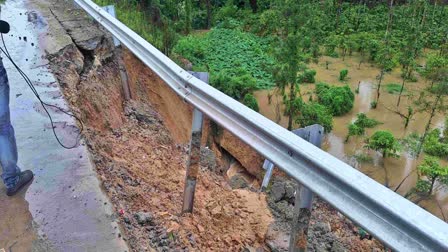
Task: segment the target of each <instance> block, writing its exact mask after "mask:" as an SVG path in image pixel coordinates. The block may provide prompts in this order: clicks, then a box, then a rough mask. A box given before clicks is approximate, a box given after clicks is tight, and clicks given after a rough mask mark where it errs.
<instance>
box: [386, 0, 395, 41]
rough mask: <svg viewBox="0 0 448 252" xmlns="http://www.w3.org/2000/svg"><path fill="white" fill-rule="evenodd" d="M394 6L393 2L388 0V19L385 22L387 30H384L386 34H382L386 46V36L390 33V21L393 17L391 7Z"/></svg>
mask: <svg viewBox="0 0 448 252" xmlns="http://www.w3.org/2000/svg"><path fill="white" fill-rule="evenodd" d="M393 5H394V0H390V4H389V18H388V21H387V28H386V33H385V34H384V41H386V45H387V44H388V41H389V40H388V36H389V33H390V31H391V30H392V19H393V17H394V13H393V9H392V7H393Z"/></svg>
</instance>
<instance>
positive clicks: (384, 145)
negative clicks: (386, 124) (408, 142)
mask: <svg viewBox="0 0 448 252" xmlns="http://www.w3.org/2000/svg"><path fill="white" fill-rule="evenodd" d="M365 147H366V148H368V149H371V150H375V151H379V152H381V153H382V154H383V158H387V157H399V156H400V155H399V151H400V145H399V143H398V141H397V140H396V139H395V137H394V135H392V133H391V132H389V131H382V130H379V131H376V132H375V133H374V134H373V135H372V136H371V137H370V138H369V139H367V144H366V146H365ZM383 169H384V173H385V186H387V187H389V175H388V173H387V169H386V166H385V165H383Z"/></svg>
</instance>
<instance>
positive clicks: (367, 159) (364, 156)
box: [353, 153, 373, 163]
mask: <svg viewBox="0 0 448 252" xmlns="http://www.w3.org/2000/svg"><path fill="white" fill-rule="evenodd" d="M353 157H354V158H355V159H356V161H358V162H360V163H372V162H373V158H372V157H371V156H369V155H367V154H364V153H359V154H355V155H353Z"/></svg>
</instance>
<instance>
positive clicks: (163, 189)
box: [38, 0, 378, 251]
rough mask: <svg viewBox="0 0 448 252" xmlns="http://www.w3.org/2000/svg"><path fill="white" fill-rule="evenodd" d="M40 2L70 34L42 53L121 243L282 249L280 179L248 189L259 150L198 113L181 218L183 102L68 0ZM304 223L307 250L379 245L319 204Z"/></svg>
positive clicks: (287, 205) (287, 187)
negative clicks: (75, 119) (200, 129)
mask: <svg viewBox="0 0 448 252" xmlns="http://www.w3.org/2000/svg"><path fill="white" fill-rule="evenodd" d="M43 5H44V4H42V3H41V2H40V3H39V4H38V6H39V8H41V9H44V7H45V8H49V9H50V10H51V11H50V13H49V14H48V15H53V16H54V17H55V18H56V19H57V20H58V22H57V23H54V24H48V25H50V26H58V27H59V28H52V29H50V30H53V31H57V32H56V33H61V34H53V36H54V37H56V38H57V37H58V36H68V37H69V38H70V41H69V42H68V43H67V45H64V46H63V47H61V49H60V50H57V51H50V50H49V51H48V54H49V60H50V65H51V69H52V70H53V72H54V74H55V76H56V77H57V79H58V82H59V84H60V86H61V87H62V90H63V93H64V95H65V97H66V98H67V100H68V101H69V103H70V106H71V108H72V110H73V111H74V112H75V113H76V114H78V115H79V116H80V117H81V118H82V120H83V121H84V124H85V125H84V126H85V128H86V131H85V133H84V138H85V142H86V144H87V145H88V147H89V149H90V151H91V153H92V160H93V162H94V164H95V166H96V169H97V172H98V175H99V177H100V179H101V181H102V184H103V186H104V189H105V191H106V192H107V194H108V196H109V197H110V198H111V201H112V202H113V204H114V208H115V210H116V216H115V217H116V218H118V219H119V221H120V223H121V226H122V228H123V231H124V233H125V236H124V237H122V238H123V239H125V240H127V241H128V243H129V245H130V247H131V248H132V249H133V250H135V251H145V250H148V251H151V250H153V249H156V250H160V251H168V250H170V251H171V250H178V251H181V250H184V251H187V250H200V251H212V250H218V251H239V250H243V249H245V251H254V250H255V249H259V250H258V251H263V250H279V251H281V250H282V248H284V247H285V246H286V244H287V240H288V238H287V230H288V229H289V226H288V224H287V221H288V220H290V217H291V216H290V213H291V212H292V207H293V206H292V198H293V191H291V188H293V187H292V186H291V182H290V181H288V180H287V179H285V178H283V177H279V178H276V179H275V181H274V183H273V186H272V188H271V190H270V192H269V194H267V195H265V194H259V193H257V192H255V190H256V189H257V187H258V185H257V180H256V179H254V178H260V177H261V174H262V172H261V163H262V160H263V159H262V157H261V156H259V155H258V154H257V153H256V152H255V151H253V150H252V149H250V147H248V146H247V145H245V144H244V143H242V142H241V141H240V140H239V139H238V138H236V137H234V136H232V135H231V134H230V133H229V132H227V131H225V130H224V131H221V130H220V131H219V132H216V130H212V129H211V126H210V122H209V121H207V120H206V122H205V127H204V128H205V130H204V134H203V135H204V136H203V144H204V145H206V146H208V148H203V150H202V151H201V153H202V160H201V166H202V169H201V172H200V178H199V182H198V185H197V192H196V197H195V209H194V214H187V215H180V214H179V213H180V208H181V202H182V192H183V183H184V177H185V164H186V157H187V149H188V141H189V138H190V129H191V117H192V108H191V106H190V105H188V104H186V103H185V102H184V101H183V100H182V98H181V97H178V96H177V95H176V94H175V93H174V92H173V91H172V90H170V88H169V87H168V86H167V85H165V83H163V81H162V80H161V79H160V78H159V77H157V76H156V75H155V74H154V73H153V72H152V71H151V70H150V69H149V68H147V67H146V66H145V65H144V64H142V63H141V62H140V61H139V60H138V59H137V58H136V57H135V56H134V55H133V54H132V53H130V52H129V51H127V50H126V49H124V50H123V51H121V50H120V49H115V48H114V47H113V45H112V42H111V38H110V35H108V34H107V33H106V32H104V31H103V30H102V29H101V28H100V27H98V25H97V24H95V23H93V22H92V21H91V20H90V19H88V18H86V16H85V14H84V13H82V12H81V11H78V10H74V9H73V6H71V4H68V3H67V2H64V1H56V0H51V1H50V2H48V6H43ZM120 69H125V70H126V73H127V83H128V85H129V90H130V95H131V98H132V99H131V100H130V101H125V98H124V97H125V96H124V92H123V81H125V80H122V79H121V77H120ZM227 175H230V176H231V177H235V176H238V175H241V177H240V178H241V179H240V180H231V179H230V180H229V179H228V176H227ZM229 182H230V183H229ZM236 188H246V189H236ZM267 198H268V199H267ZM269 206H270V207H269ZM271 209H272V212H271ZM311 224H312V226H311V230H310V246H309V247H310V250H311V251H314V250H316V251H321V250H322V251H326V250H328V251H330V250H331V251H345V250H347V249H348V250H367V249H370V248H372V247H376V246H378V244H377V243H375V242H372V241H369V240H364V241H360V240H359V238H358V237H357V235H356V234H354V233H353V229H354V226H353V225H352V224H351V223H350V222H348V221H346V219H345V218H344V217H342V216H341V215H339V214H338V213H337V212H336V211H335V210H333V209H331V208H330V207H329V206H328V205H327V204H324V203H322V202H320V201H318V202H317V204H315V206H314V212H313V217H312V223H311Z"/></svg>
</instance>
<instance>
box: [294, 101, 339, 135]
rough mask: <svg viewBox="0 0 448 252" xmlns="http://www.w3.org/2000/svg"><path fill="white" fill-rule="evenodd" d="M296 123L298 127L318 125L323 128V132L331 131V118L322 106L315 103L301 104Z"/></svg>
mask: <svg viewBox="0 0 448 252" xmlns="http://www.w3.org/2000/svg"><path fill="white" fill-rule="evenodd" d="M296 123H297V124H298V125H299V126H300V127H306V126H309V125H313V124H320V125H322V126H323V127H324V129H325V132H327V133H328V132H330V131H331V130H332V129H333V116H332V115H331V113H330V112H329V111H328V109H327V108H326V107H325V106H323V105H320V104H318V103H315V102H310V103H303V104H302V105H301V106H300V113H299V115H298V117H297V119H296Z"/></svg>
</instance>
